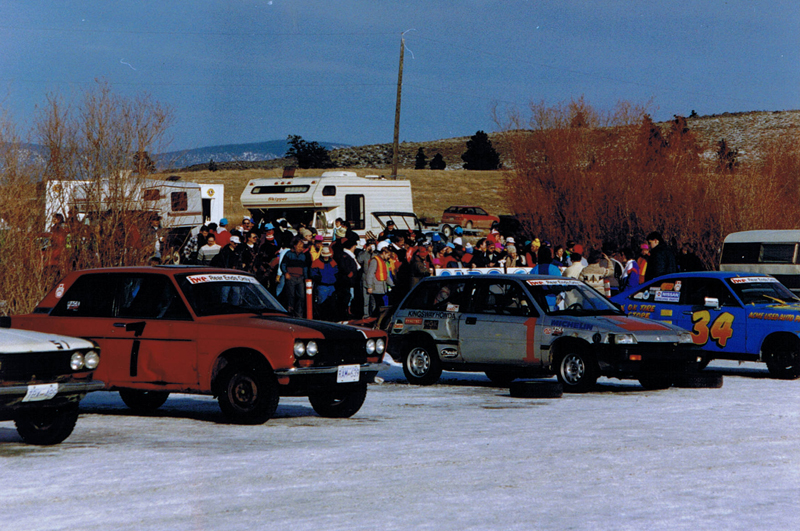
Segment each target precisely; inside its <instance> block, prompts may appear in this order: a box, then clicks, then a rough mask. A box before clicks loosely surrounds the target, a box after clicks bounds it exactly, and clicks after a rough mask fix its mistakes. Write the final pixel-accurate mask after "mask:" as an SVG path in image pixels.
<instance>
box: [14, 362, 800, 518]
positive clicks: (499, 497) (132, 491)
mask: <svg viewBox="0 0 800 531" xmlns="http://www.w3.org/2000/svg"><path fill="white" fill-rule="evenodd" d="M712 368H714V369H717V370H721V371H722V372H723V373H724V374H725V383H724V386H723V387H722V389H677V388H673V389H669V390H666V391H644V390H642V388H641V387H639V386H638V385H637V384H636V383H635V382H619V381H617V380H601V382H602V385H601V386H600V387H599V389H598V391H597V392H593V393H590V394H586V395H565V396H564V397H563V398H561V399H554V400H552V399H551V400H529V399H517V398H511V397H510V396H509V394H508V390H507V389H503V388H498V387H492V386H490V384H489V382H488V380H487V379H486V378H485V377H483V375H479V374H475V375H470V374H465V373H451V374H446V375H445V377H444V378H443V380H442V382H441V383H440V384H438V385H435V386H432V387H427V388H420V387H411V386H408V385H407V384H405V380H404V378H403V376H402V371H400V369H399V368H397V367H394V368H392V369H390V370H389V371H385V372H383V373H382V376H383V377H384V378H385V379H386V381H385V383H383V384H380V385H377V384H376V385H372V386H370V391H369V395H368V396H367V402H366V404H365V405H364V407H363V408H362V409H361V411H360V412H359V413H358V414H357V415H356V416H355V417H353V418H352V419H344V420H334V419H324V418H320V417H318V416H316V414H315V413H314V412H313V410H312V409H311V407H310V406H309V405H308V402H307V401H306V400H305V399H299V398H297V399H282V400H281V405H280V406H279V408H278V412H277V417H276V418H274V419H272V420H270V421H269V422H268V423H266V424H264V425H263V426H234V425H228V424H224V423H222V422H223V419H222V415H221V414H220V412H219V408H218V406H217V403H216V401H214V400H213V399H211V398H209V397H195V396H187V395H176V396H173V397H171V398H170V399H169V400H168V401H167V403H166V404H165V406H164V407H163V408H162V410H160V411H159V412H158V415H156V416H153V417H143V416H136V415H133V414H131V413H130V412H129V411H128V410H127V409H126V408H125V406H124V405H123V404H122V401H121V400H120V399H119V396H118V395H117V394H116V393H102V392H101V393H94V394H92V395H90V396H88V397H87V398H86V399H85V400H84V402H83V403H82V415H81V418H80V420H79V421H78V426H77V428H76V429H75V432H74V433H73V434H72V436H71V437H70V438H69V439H67V440H66V442H64V443H63V444H61V445H58V446H54V447H44V448H42V447H34V446H27V445H24V444H22V443H21V442H20V439H19V437H18V436H17V434H16V431H15V430H14V426H13V424H12V423H8V422H3V423H0V522H2V524H0V526H1V527H2V528H3V529H25V530H39V529H41V530H48V531H55V530H62V529H63V530H75V529H80V530H117V529H131V530H159V531H169V530H218V529H220V530H221V529H225V530H227V531H231V530H240V529H241V530H244V529H247V530H252V529H287V530H288V529H291V530H293V531H295V530H323V529H324V530H328V529H342V530H351V529H365V530H367V529H369V530H372V529H382V530H386V529H435V530H458V531H463V530H467V529H481V530H483V529H502V530H505V529H520V530H526V531H528V530H541V529H545V530H548V529H553V530H567V529H586V530H598V529H614V530H625V529H631V530H637V531H638V530H644V529H647V530H659V529H669V530H682V529H685V530H698V529H714V528H716V529H725V530H735V529H742V530H748V531H749V530H754V529H769V530H776V529H800V381H779V380H772V379H770V378H768V377H767V373H766V369H765V368H764V366H763V365H761V364H744V365H738V364H736V363H734V362H717V363H715V364H713V365H712Z"/></svg>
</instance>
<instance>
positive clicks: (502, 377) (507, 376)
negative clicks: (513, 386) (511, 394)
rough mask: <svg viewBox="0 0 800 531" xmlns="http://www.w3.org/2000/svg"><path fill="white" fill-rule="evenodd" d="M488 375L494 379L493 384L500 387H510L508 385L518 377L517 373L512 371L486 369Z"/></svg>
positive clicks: (490, 378)
mask: <svg viewBox="0 0 800 531" xmlns="http://www.w3.org/2000/svg"><path fill="white" fill-rule="evenodd" d="M485 374H486V377H487V378H489V380H491V381H492V383H493V384H495V385H499V386H500V387H508V385H509V384H510V383H511V382H513V381H514V380H516V379H517V375H516V374H514V373H513V372H511V371H504V370H493V371H486V373H485Z"/></svg>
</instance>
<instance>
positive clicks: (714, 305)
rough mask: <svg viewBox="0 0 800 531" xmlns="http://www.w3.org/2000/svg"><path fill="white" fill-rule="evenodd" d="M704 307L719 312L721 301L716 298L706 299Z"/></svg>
mask: <svg viewBox="0 0 800 531" xmlns="http://www.w3.org/2000/svg"><path fill="white" fill-rule="evenodd" d="M703 306H705V307H706V308H711V309H714V310H718V309H719V299H717V298H715V297H706V298H705V301H704V303H703Z"/></svg>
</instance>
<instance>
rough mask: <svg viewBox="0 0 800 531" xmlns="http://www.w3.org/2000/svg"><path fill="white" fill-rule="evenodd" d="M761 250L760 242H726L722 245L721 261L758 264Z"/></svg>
mask: <svg viewBox="0 0 800 531" xmlns="http://www.w3.org/2000/svg"><path fill="white" fill-rule="evenodd" d="M760 251H761V244H760V243H755V242H753V243H726V244H725V245H724V246H723V247H722V257H721V258H720V263H723V264H757V263H758V255H759V252H760Z"/></svg>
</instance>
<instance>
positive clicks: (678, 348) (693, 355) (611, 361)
mask: <svg viewBox="0 0 800 531" xmlns="http://www.w3.org/2000/svg"><path fill="white" fill-rule="evenodd" d="M698 357H702V352H701V350H700V349H699V348H697V347H696V346H694V345H690V344H682V343H678V344H673V343H668V344H664V343H637V344H634V345H602V346H601V347H599V352H598V356H597V360H598V363H599V365H600V371H601V373H602V374H604V375H606V376H616V377H621V376H628V377H636V376H638V375H640V374H642V373H647V372H652V371H657V372H662V371H680V372H683V371H686V370H691V369H692V368H693V367H696V366H697V358H698Z"/></svg>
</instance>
